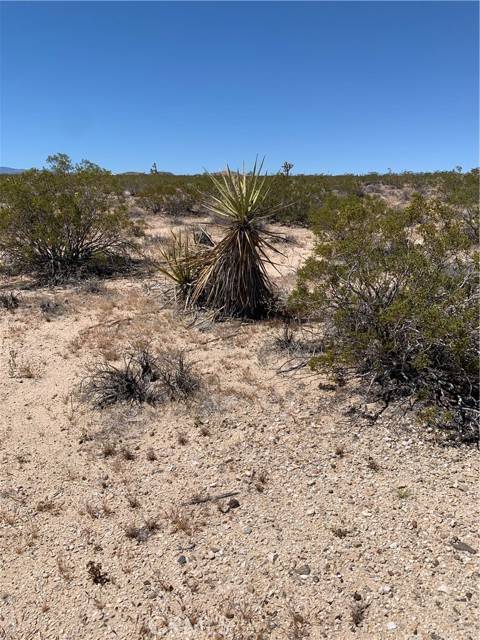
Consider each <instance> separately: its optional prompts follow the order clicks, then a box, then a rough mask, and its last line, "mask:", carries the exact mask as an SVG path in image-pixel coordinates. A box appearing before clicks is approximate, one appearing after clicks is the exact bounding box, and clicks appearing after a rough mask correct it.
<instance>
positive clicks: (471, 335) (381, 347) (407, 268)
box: [290, 196, 479, 441]
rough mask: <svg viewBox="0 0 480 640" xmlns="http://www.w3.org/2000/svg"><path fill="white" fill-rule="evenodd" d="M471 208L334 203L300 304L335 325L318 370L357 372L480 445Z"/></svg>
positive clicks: (294, 299)
mask: <svg viewBox="0 0 480 640" xmlns="http://www.w3.org/2000/svg"><path fill="white" fill-rule="evenodd" d="M464 204H465V203H464ZM465 209H466V207H465V206H463V207H459V206H452V205H451V204H448V203H446V202H442V201H440V200H430V201H428V200H426V199H424V198H423V197H421V196H416V197H414V198H413V200H412V202H411V204H410V205H409V206H408V207H407V208H406V209H404V210H403V211H396V210H392V209H389V208H388V207H387V206H386V204H385V203H384V202H382V201H381V200H379V199H373V198H358V197H354V196H350V197H346V198H342V199H341V198H338V197H333V196H330V197H329V198H328V199H327V201H326V202H325V204H324V206H323V207H322V208H320V209H319V210H317V211H316V212H314V213H313V214H312V216H311V221H312V226H313V229H314V231H315V233H316V237H317V244H316V248H315V253H314V255H313V256H312V257H311V258H310V259H308V260H307V262H306V264H305V266H304V267H303V268H302V269H301V271H300V272H299V279H298V286H297V289H296V290H295V291H294V293H293V294H292V296H291V300H290V302H291V305H292V307H293V309H294V310H296V312H297V313H299V312H300V313H302V314H306V315H310V316H312V317H316V318H319V319H321V320H322V321H324V323H325V331H326V338H325V347H324V350H323V353H322V354H320V355H318V356H317V357H315V358H313V359H312V361H311V363H310V364H311V366H312V368H314V369H331V370H333V371H339V370H340V371H341V370H350V371H355V372H356V373H357V374H360V375H361V376H362V377H363V378H365V379H366V380H367V381H369V382H370V383H372V384H373V386H372V389H375V390H376V392H377V395H378V396H379V397H381V398H382V399H383V400H384V401H386V402H387V403H388V402H389V401H390V400H393V399H395V398H400V397H404V398H405V397H408V398H409V399H414V400H416V401H418V402H419V403H420V405H421V407H422V411H421V412H420V415H421V416H423V417H424V418H426V419H428V422H429V423H430V424H433V425H435V426H438V427H441V428H444V429H448V430H451V429H453V430H455V431H456V435H458V436H459V437H460V439H462V440H464V441H472V440H476V439H478V416H479V403H478V393H479V383H478V380H479V363H478V335H477V327H478V287H477V276H478V252H477V251H476V250H475V247H474V245H473V242H472V236H471V233H470V221H469V218H468V213H467V214H466V212H465ZM449 434H452V432H451V431H449Z"/></svg>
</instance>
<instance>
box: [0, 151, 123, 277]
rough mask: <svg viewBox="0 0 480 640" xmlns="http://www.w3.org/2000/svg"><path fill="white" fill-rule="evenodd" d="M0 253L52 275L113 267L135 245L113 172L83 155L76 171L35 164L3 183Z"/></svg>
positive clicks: (18, 266) (20, 265) (14, 264)
mask: <svg viewBox="0 0 480 640" xmlns="http://www.w3.org/2000/svg"><path fill="white" fill-rule="evenodd" d="M0 196H1V201H2V203H4V206H3V207H2V208H1V209H0V256H1V258H2V260H3V262H4V263H5V264H7V265H8V266H10V267H12V268H14V269H18V270H23V271H33V272H36V273H37V274H39V275H41V276H44V277H47V278H49V279H54V280H55V279H61V278H64V277H68V276H71V275H72V274H79V273H81V272H96V273H98V274H101V273H102V272H104V271H105V270H108V269H114V268H115V267H116V266H117V265H120V264H121V263H122V262H124V261H125V259H126V258H127V252H128V250H129V249H130V248H131V247H132V246H133V244H132V241H131V234H132V231H133V225H132V223H131V222H130V221H129V219H128V216H127V213H126V210H125V208H124V207H122V206H121V205H120V204H119V202H118V198H117V197H114V196H113V195H112V193H111V182H110V176H109V174H108V173H107V172H105V171H103V170H101V169H98V168H96V167H95V165H91V163H87V162H86V161H84V162H83V163H81V164H80V165H77V166H76V168H75V170H74V171H72V172H69V171H66V170H58V169H57V170H52V171H50V170H42V171H37V170H31V171H27V172H25V173H23V174H21V175H15V176H11V177H9V179H8V180H4V181H2V183H1V194H0Z"/></svg>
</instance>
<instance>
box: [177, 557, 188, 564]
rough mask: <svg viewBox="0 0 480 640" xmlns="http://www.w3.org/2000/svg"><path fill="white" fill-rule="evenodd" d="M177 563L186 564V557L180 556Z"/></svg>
mask: <svg viewBox="0 0 480 640" xmlns="http://www.w3.org/2000/svg"><path fill="white" fill-rule="evenodd" d="M177 562H178V564H182V565H183V564H187V559H186V557H185V556H180V557H179V558H178V560H177Z"/></svg>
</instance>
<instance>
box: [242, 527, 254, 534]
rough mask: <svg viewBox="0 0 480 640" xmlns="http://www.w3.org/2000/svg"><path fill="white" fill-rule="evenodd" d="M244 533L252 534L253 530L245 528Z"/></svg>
mask: <svg viewBox="0 0 480 640" xmlns="http://www.w3.org/2000/svg"><path fill="white" fill-rule="evenodd" d="M243 533H247V534H248V533H252V530H251V528H250V527H243Z"/></svg>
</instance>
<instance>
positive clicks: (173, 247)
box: [159, 231, 199, 306]
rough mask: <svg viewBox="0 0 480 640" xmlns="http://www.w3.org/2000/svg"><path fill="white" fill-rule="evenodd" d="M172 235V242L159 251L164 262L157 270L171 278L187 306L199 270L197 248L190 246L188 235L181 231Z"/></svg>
mask: <svg viewBox="0 0 480 640" xmlns="http://www.w3.org/2000/svg"><path fill="white" fill-rule="evenodd" d="M172 236H173V238H172V240H173V241H172V243H171V244H170V245H169V246H168V247H166V248H165V249H162V250H161V252H160V254H161V256H162V258H163V262H164V264H163V265H162V266H159V270H160V271H161V273H163V274H164V275H166V276H167V277H168V278H170V280H173V282H174V283H175V287H176V290H177V293H178V294H179V295H180V297H181V298H182V299H183V300H184V301H185V305H186V306H188V305H189V303H190V298H191V294H192V290H193V286H194V284H195V282H196V280H197V277H198V272H199V250H198V248H197V247H196V246H194V247H192V245H191V243H190V239H189V237H188V235H184V234H182V233H181V231H179V232H178V233H173V232H172Z"/></svg>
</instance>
